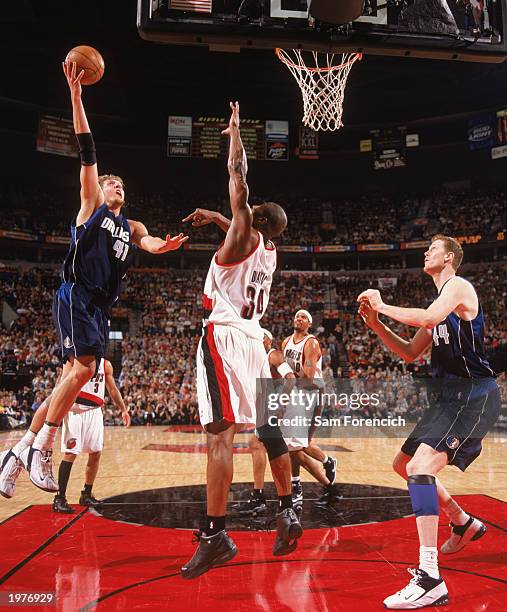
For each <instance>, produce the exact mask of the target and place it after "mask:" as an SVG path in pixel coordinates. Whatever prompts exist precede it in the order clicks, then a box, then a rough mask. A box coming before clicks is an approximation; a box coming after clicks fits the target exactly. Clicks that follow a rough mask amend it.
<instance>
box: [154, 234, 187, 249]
mask: <svg viewBox="0 0 507 612" xmlns="http://www.w3.org/2000/svg"><path fill="white" fill-rule="evenodd" d="M157 240H158V239H157ZM187 240H188V236H184V235H183V234H178V235H177V236H173V237H172V238H171V236H170V235H169V234H167V236H166V237H165V243H164V244H163V245H162V246H160V247H159V248H158V249H157V250H156V253H167V251H176V249H179V248H180V246H181V245H182V244H183V243H184V242H186V241H187Z"/></svg>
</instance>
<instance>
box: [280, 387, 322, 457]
mask: <svg viewBox="0 0 507 612" xmlns="http://www.w3.org/2000/svg"><path fill="white" fill-rule="evenodd" d="M305 396H306V399H305V405H306V406H314V407H313V408H312V409H311V410H310V411H308V410H306V409H305V410H304V411H302V410H301V407H300V406H299V405H298V406H297V407H295V408H296V409H292V410H291V408H290V407H288V409H287V410H286V412H285V413H284V414H283V417H284V418H288V419H290V417H295V416H297V415H299V416H304V417H305V423H306V419H308V418H309V419H310V425H308V426H307V425H305V426H302V425H301V424H299V423H298V424H296V425H289V426H283V425H282V428H281V429H282V434H283V436H284V440H285V443H286V444H287V447H288V449H289V451H297V450H302V449H303V448H307V447H308V446H309V445H310V443H311V441H312V438H313V435H314V433H315V430H316V429H317V426H316V424H315V417H316V416H318V415H320V414H321V413H322V408H321V406H320V403H319V401H318V391H317V390H313V391H312V392H309V393H306V394H305ZM308 415H310V416H308Z"/></svg>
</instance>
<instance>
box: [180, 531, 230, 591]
mask: <svg viewBox="0 0 507 612" xmlns="http://www.w3.org/2000/svg"><path fill="white" fill-rule="evenodd" d="M192 541H193V542H199V546H198V547H197V550H196V551H195V553H194V556H193V557H192V558H191V559H190V561H189V562H188V563H187V564H186V565H184V566H183V567H182V568H181V569H180V572H181V575H182V576H183V578H187V579H189V580H190V579H191V578H197V576H200V575H201V574H204V573H205V572H207V571H208V570H210V569H211V568H212V567H215V566H216V565H222V564H223V563H227V561H230V560H231V559H233V558H234V557H235V556H236V555H237V554H238V549H237V548H236V544H234V541H233V540H232V538H230V537H229V535H228V534H227V532H226V531H225V530H224V531H219V532H218V533H217V534H215V535H213V536H210V537H206V536H205V535H204V532H203V531H194V539H193V540H192Z"/></svg>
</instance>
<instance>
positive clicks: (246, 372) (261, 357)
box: [197, 324, 271, 427]
mask: <svg viewBox="0 0 507 612" xmlns="http://www.w3.org/2000/svg"><path fill="white" fill-rule="evenodd" d="M262 378H271V374H270V371H269V364H268V360H267V357H266V351H265V349H264V345H263V343H262V341H261V340H255V339H254V338H250V337H249V336H247V335H246V334H245V333H244V332H242V331H240V330H239V329H236V328H234V327H230V326H228V325H215V324H209V325H207V326H206V327H205V328H204V331H203V336H202V338H201V340H200V341H199V346H198V348H197V399H198V403H199V416H200V420H201V424H202V426H203V427H204V426H205V425H208V424H209V423H215V422H219V421H222V420H226V421H229V422H231V423H249V424H251V425H255V424H256V419H257V411H256V401H257V390H258V380H259V379H262Z"/></svg>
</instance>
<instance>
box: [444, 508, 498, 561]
mask: <svg viewBox="0 0 507 612" xmlns="http://www.w3.org/2000/svg"><path fill="white" fill-rule="evenodd" d="M451 528H452V529H451V535H450V537H449V539H448V540H446V541H445V542H444V543H443V544H442V546H441V548H440V552H442V553H444V555H450V554H451V553H455V552H458V550H461V549H462V548H464V547H465V546H466V545H467V544H468V543H469V542H475V540H478V539H479V538H482V536H483V535H484V534H485V533H486V531H487V527H486V525H485V524H484V523H481V521H479V520H477V519H476V518H473V516H471V517H470V518H469V519H468V521H467V522H466V523H465V524H464V525H454V524H453V523H451Z"/></svg>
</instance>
